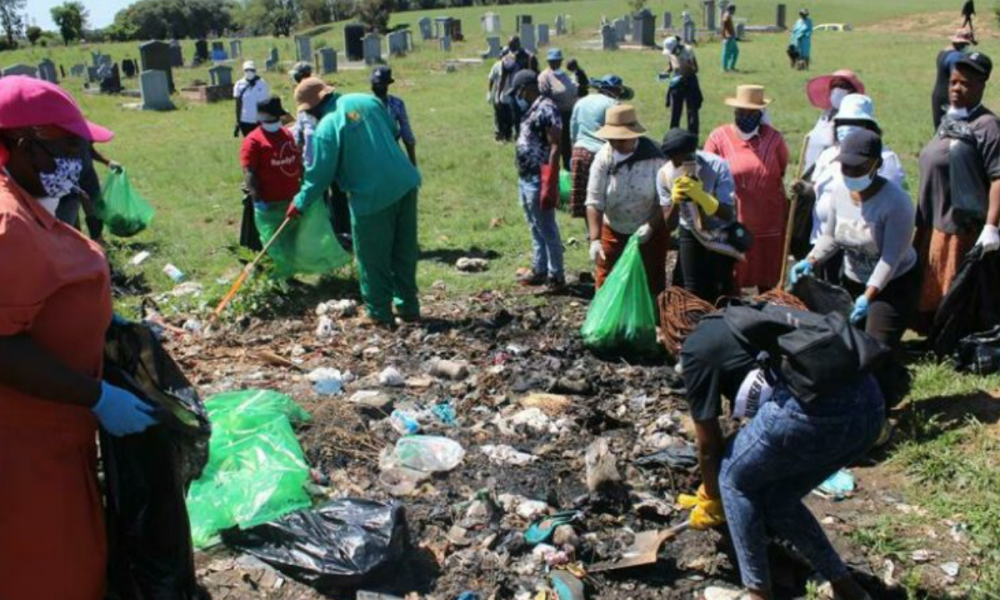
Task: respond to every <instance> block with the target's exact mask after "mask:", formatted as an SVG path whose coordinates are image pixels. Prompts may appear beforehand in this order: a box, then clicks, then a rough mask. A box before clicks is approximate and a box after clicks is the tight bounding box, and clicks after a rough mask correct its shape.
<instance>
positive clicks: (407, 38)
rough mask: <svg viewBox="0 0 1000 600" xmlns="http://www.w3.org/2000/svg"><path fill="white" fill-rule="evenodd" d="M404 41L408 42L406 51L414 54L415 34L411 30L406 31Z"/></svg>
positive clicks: (404, 31)
mask: <svg viewBox="0 0 1000 600" xmlns="http://www.w3.org/2000/svg"><path fill="white" fill-rule="evenodd" d="M403 39H404V40H405V41H406V51H407V52H413V32H412V31H410V30H409V29H404V30H403Z"/></svg>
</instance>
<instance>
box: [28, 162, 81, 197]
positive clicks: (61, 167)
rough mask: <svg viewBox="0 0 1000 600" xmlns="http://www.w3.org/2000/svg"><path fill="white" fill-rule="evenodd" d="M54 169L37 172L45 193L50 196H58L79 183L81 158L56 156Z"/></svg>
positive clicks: (71, 189)
mask: <svg viewBox="0 0 1000 600" xmlns="http://www.w3.org/2000/svg"><path fill="white" fill-rule="evenodd" d="M54 161H55V164H56V166H55V169H54V170H52V171H49V172H44V173H39V174H38V179H39V180H40V181H41V183H42V189H44V190H45V195H46V196H48V197H50V198H56V200H57V201H58V199H59V198H62V197H63V196H66V195H68V194H70V193H71V192H73V191H74V190H75V189H76V188H77V186H78V185H79V183H80V173H82V172H83V159H80V158H56V159H54Z"/></svg>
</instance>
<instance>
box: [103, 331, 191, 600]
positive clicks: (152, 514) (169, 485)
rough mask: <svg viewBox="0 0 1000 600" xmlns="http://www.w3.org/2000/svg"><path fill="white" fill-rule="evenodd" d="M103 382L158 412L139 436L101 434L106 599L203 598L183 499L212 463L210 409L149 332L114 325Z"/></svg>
mask: <svg viewBox="0 0 1000 600" xmlns="http://www.w3.org/2000/svg"><path fill="white" fill-rule="evenodd" d="M104 378H105V379H106V380H107V381H109V382H110V383H111V384H113V385H116V386H119V387H122V388H125V389H127V390H129V391H131V392H132V393H134V394H136V395H137V396H139V397H140V398H142V399H143V400H145V401H146V402H148V403H149V404H151V405H153V406H154V407H156V416H157V419H158V420H159V422H160V424H159V425H158V426H155V427H151V428H149V429H147V430H146V431H144V432H143V433H141V434H137V435H129V436H125V437H120V438H116V437H112V436H110V435H107V434H106V433H104V432H103V431H102V432H101V436H100V440H101V460H102V465H103V468H104V477H105V486H106V496H107V498H106V507H105V514H106V520H107V529H108V549H109V560H108V595H107V598H109V599H113V600H191V599H194V598H199V597H200V596H199V592H198V588H197V582H196V578H195V572H194V552H193V549H192V546H191V526H190V525H189V523H188V514H187V505H186V503H185V496H186V495H187V489H188V486H189V485H190V483H191V481H193V480H194V479H195V478H197V477H198V476H199V475H200V474H201V470H202V469H203V468H204V466H205V463H206V462H207V460H208V438H209V435H210V433H211V428H210V426H209V422H208V416H207V415H206V413H205V408H204V406H203V405H202V403H201V399H200V398H199V397H198V394H197V392H196V391H195V389H194V387H193V386H192V385H191V383H190V382H189V381H188V380H187V379H186V378H185V377H184V374H183V373H182V372H181V370H180V367H178V366H177V364H176V363H175V362H174V361H173V359H171V358H170V355H168V354H167V352H166V350H164V349H163V346H161V345H160V343H159V341H158V340H157V339H156V336H155V335H154V334H153V332H152V330H150V329H149V328H148V327H147V326H145V325H141V324H137V323H126V324H118V323H115V324H112V326H111V328H110V329H109V330H108V334H107V339H106V343H105V348H104Z"/></svg>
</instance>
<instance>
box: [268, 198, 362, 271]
mask: <svg viewBox="0 0 1000 600" xmlns="http://www.w3.org/2000/svg"><path fill="white" fill-rule="evenodd" d="M287 209H288V203H287V202H267V203H257V204H255V205H254V217H255V219H254V220H255V221H256V222H257V229H258V231H260V240H261V242H262V243H264V244H267V241H268V240H270V239H271V236H273V235H274V232H275V231H277V230H278V228H279V227H281V223H282V221H284V220H285V211H286V210H287ZM267 254H268V256H270V257H271V259H273V260H274V265H275V274H276V275H277V276H278V277H291V276H292V275H295V274H298V273H306V274H308V273H312V274H316V275H321V274H324V273H329V272H331V271H335V270H337V269H339V268H340V267H343V266H344V265H346V264H347V263H349V262H351V255H350V254H348V253H347V252H346V251H345V250H344V248H343V247H342V246H341V245H340V242H338V241H337V237H336V236H335V235H334V233H333V225H331V224H330V213H329V211H328V210H327V208H326V204H325V203H324V202H313V203H312V205H311V206H310V207H309V208H307V209H306V211H305V212H304V213H303V214H302V215H301V216H300V217H299V218H298V219H295V220H294V221H292V222H291V223H289V224H288V226H287V227H285V230H284V231H282V232H281V235H280V236H278V239H277V240H276V241H275V242H274V245H272V246H271V248H270V249H269V250H268V251H267Z"/></svg>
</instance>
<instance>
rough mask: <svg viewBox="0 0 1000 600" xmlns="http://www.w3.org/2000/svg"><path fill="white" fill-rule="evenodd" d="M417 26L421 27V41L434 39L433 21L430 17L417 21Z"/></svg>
mask: <svg viewBox="0 0 1000 600" xmlns="http://www.w3.org/2000/svg"><path fill="white" fill-rule="evenodd" d="M417 26H419V27H420V39H422V40H423V41H425V42H426V41H427V40H431V39H434V32H433V31H432V30H431V20H430V18H428V17H424V18H422V19H420V20H419V21H417Z"/></svg>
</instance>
